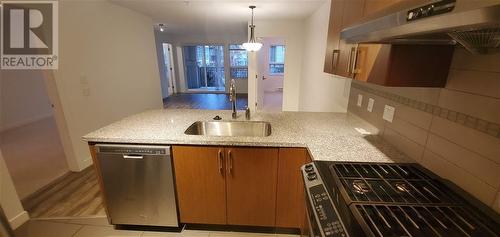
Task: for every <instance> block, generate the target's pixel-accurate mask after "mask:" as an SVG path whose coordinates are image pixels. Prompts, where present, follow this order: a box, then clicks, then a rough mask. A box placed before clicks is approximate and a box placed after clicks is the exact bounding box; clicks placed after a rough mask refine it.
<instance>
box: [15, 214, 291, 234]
mask: <svg viewBox="0 0 500 237" xmlns="http://www.w3.org/2000/svg"><path fill="white" fill-rule="evenodd" d="M15 234H16V237H122V236H135V237H142V236H144V237H146V236H148V237H231V236H234V237H298V235H285V234H260V233H243V232H222V231H198V230H184V231H182V232H181V233H168V232H153V231H151V232H150V231H132V230H116V229H114V228H113V226H111V225H109V224H108V222H107V219H106V218H105V217H99V218H78V219H76V218H75V219H53V220H47V219H46V220H30V221H29V222H27V223H26V224H24V225H22V226H21V227H19V228H18V229H16V230H15Z"/></svg>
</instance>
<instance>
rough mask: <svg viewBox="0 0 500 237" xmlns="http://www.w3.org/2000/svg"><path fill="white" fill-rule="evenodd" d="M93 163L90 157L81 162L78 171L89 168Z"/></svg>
mask: <svg viewBox="0 0 500 237" xmlns="http://www.w3.org/2000/svg"><path fill="white" fill-rule="evenodd" d="M93 163H94V162H93V161H92V157H89V158H87V159H85V160H83V162H82V165H81V167H80V171H83V170H84V169H87V168H88V167H90V166H91V165H92V164H93Z"/></svg>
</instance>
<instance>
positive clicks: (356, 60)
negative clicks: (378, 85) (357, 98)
mask: <svg viewBox="0 0 500 237" xmlns="http://www.w3.org/2000/svg"><path fill="white" fill-rule="evenodd" d="M353 49H354V57H353V60H352V69H351V73H352V74H356V73H359V71H358V69H356V66H357V65H358V54H359V50H358V46H356V47H353Z"/></svg>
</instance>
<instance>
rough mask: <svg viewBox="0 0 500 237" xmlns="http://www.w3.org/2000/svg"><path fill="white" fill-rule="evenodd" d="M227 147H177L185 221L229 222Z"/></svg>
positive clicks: (177, 175) (174, 150)
mask: <svg viewBox="0 0 500 237" xmlns="http://www.w3.org/2000/svg"><path fill="white" fill-rule="evenodd" d="M223 151H224V150H223V148H217V147H200V146H173V147H172V156H173V159H174V168H175V170H174V172H175V180H176V184H177V198H178V205H179V214H180V221H181V222H182V223H199V224H226V186H225V185H226V184H225V177H224V175H225V172H224V161H223V159H224V157H223V155H224V152H223Z"/></svg>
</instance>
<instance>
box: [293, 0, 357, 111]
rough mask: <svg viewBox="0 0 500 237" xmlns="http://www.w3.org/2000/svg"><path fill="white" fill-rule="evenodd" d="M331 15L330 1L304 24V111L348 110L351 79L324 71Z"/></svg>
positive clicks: (302, 94) (301, 89)
mask: <svg viewBox="0 0 500 237" xmlns="http://www.w3.org/2000/svg"><path fill="white" fill-rule="evenodd" d="M329 16H330V1H326V2H325V3H324V4H323V5H322V6H321V7H320V8H319V9H318V10H316V11H315V12H314V13H313V14H312V15H311V16H310V17H309V18H307V19H306V20H305V23H304V25H305V28H304V36H305V38H304V42H303V50H304V51H303V56H302V72H301V82H300V102H299V104H300V110H301V111H311V112H346V111H347V103H348V101H349V91H350V82H351V81H350V79H347V78H343V77H337V76H333V75H330V74H327V73H324V72H323V64H324V60H325V51H326V38H327V34H328V22H329ZM287 50H288V45H287ZM285 81H286V80H285ZM285 90H286V89H285Z"/></svg>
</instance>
